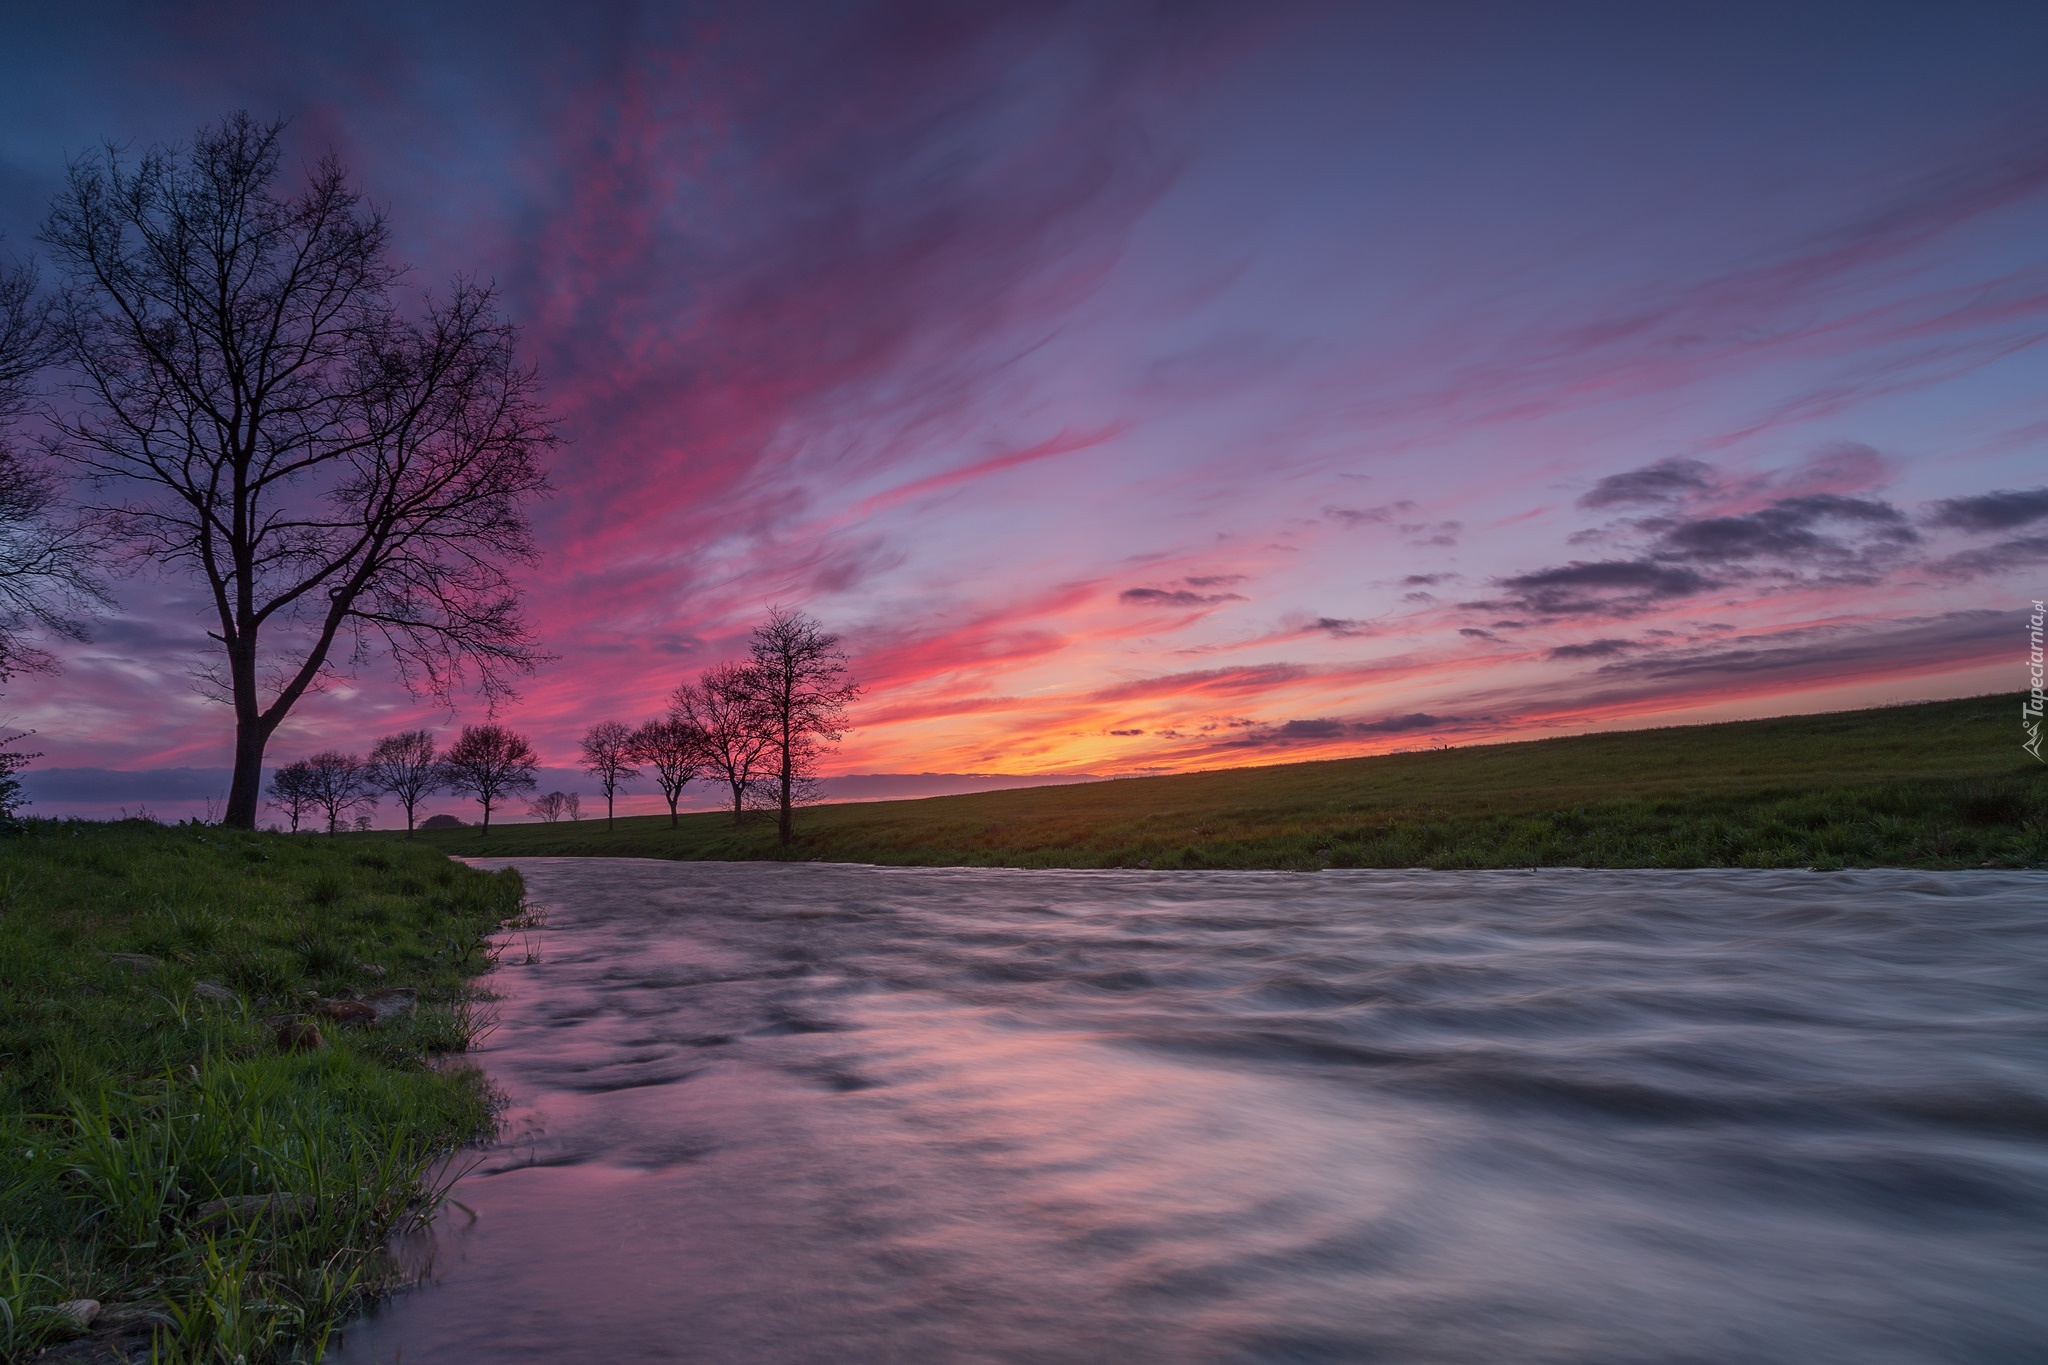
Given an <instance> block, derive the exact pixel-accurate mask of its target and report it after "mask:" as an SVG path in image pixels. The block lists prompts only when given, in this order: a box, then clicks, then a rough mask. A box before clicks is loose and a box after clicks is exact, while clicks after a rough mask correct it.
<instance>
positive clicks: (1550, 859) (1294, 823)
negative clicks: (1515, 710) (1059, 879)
mask: <svg viewBox="0 0 2048 1365" xmlns="http://www.w3.org/2000/svg"><path fill="white" fill-rule="evenodd" d="M2020 738H2021V735H2020V725H2019V705H2018V700H2017V697H2014V698H2005V697H1978V698H1972V699H1969V700H1964V701H1947V702H1933V703H1928V704H1925V705H1916V706H1899V707H1887V708H1883V709H1879V710H1871V711H1850V712H1841V713H1838V714H1834V715H1824V716H1797V717H1786V718H1783V719H1776V720H1757V721H1738V722H1733V723H1729V724H1723V725H1703V726H1689V727H1683V728H1674V729H1665V730H1639V731H1631V732H1625V733H1616V734H1601V735H1585V736H1578V737H1574V738H1566V739H1546V740H1537V741H1532V742H1527V743H1519V744H1496V745H1487V746H1482V747H1474V748H1463V749H1450V750H1440V751H1431V752H1426V753H1410V754H1392V755H1387V756H1384V757H1378V758H1358V759H1339V760H1335V761H1332V762H1323V763H1292V764H1284V765H1279V766H1273V767H1263V768H1237V769H1229V770H1224V771H1217V772H1207V773H1193V774H1188V775H1184V776H1176V777H1152V778H1132V779H1126V780H1121V781H1114V782H1099V783H1089V784H1086V785H1082V786H1071V787H1039V788H1032V789H1028V790H1022V791H1004V792H986V793H980V794H976V795H971V796H946V797H934V798H931V799H929V800H923V801H886V802H874V803H870V804H849V805H833V806H820V807H816V808H813V809H810V810H807V811H804V812H803V813H802V815H801V818H800V822H799V839H798V843H797V846H796V847H795V848H793V849H790V850H782V849H779V848H777V847H776V844H775V840H774V830H773V828H772V827H771V824H770V823H769V822H768V821H766V820H760V819H757V820H755V821H753V822H750V823H749V824H746V825H744V826H742V827H740V828H737V829H736V828H734V826H733V823H732V819H731V817H730V816H729V815H717V814H700V815H688V816H685V817H683V820H682V824H681V827H680V828H678V829H671V828H669V822H668V817H667V816H665V815H664V816H652V817H635V818H632V819H626V820H620V821H619V822H618V828H617V829H616V830H614V831H611V832H607V831H606V829H605V827H604V823H603V821H601V820H584V821H580V822H575V823H556V824H520V825H497V826H494V827H493V828H492V830H491V833H490V837H489V839H488V841H486V840H485V839H483V838H482V837H481V836H480V835H479V833H478V832H477V831H476V830H474V829H465V830H445V831H434V832H432V833H427V834H422V835H421V836H420V837H421V838H422V839H423V840H427V841H430V842H431V843H432V844H433V846H434V847H436V848H440V849H444V850H446V851H448V852H451V853H478V852H489V853H492V854H497V855H514V854H567V855H583V856H608V855H624V856H637V857H652V858H721V859H751V858H779V857H791V858H797V859H812V858H818V859H824V860H826V861H844V862H872V863H890V864H910V865H923V866H932V865H951V866H1009V867H1153V868H1203V867H1264V868H1317V867H1437V868H1475V867H1536V866H1576V867H1721V866H1738V867H1820V868H1839V867H1869V866H1891V867H1928V868H1954V867H1978V866H1983V865H1985V864H1990V865H1993V866H2001V867H2023V866H2041V865H2043V864H2044V863H2048V770H2044V769H2043V767H2042V766H2041V765H2040V764H2038V763H2036V762H2034V760H2032V759H2031V758H2029V757H2027V755H2025V754H2024V753H2022V752H2021V751H2020V747H2019V741H2020Z"/></svg>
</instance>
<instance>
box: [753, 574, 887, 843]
mask: <svg viewBox="0 0 2048 1365" xmlns="http://www.w3.org/2000/svg"><path fill="white" fill-rule="evenodd" d="M749 652H750V653H751V654H752V656H753V664H752V666H751V667H750V668H748V670H747V685H748V686H750V687H751V688H752V689H753V694H754V699H755V709H756V714H757V716H758V722H757V723H758V724H759V725H760V726H761V729H762V733H763V734H765V735H766V737H767V740H768V757H769V760H770V762H771V763H772V765H773V768H772V771H771V772H770V774H769V781H770V782H771V783H772V784H773V786H774V793H775V808H776V820H775V833H776V837H777V838H778V839H780V840H781V842H782V844H783V846H784V847H785V848H786V847H788V846H789V845H790V843H792V842H793V841H794V840H795V838H796V824H795V818H794V809H795V807H796V806H798V805H799V804H803V803H805V802H808V801H810V800H812V799H813V798H814V796H815V793H816V787H817V760H818V756H819V754H821V753H822V752H823V751H824V749H825V746H826V745H829V744H834V743H837V742H838V740H839V737H840V735H841V734H843V733H844V732H845V730H846V708H847V707H848V706H850V705H852V704H853V702H854V701H855V700H857V699H858V698H859V696H860V685H859V684H857V683H855V682H854V681H853V680H852V679H851V678H850V677H849V676H848V675H847V671H846V655H845V654H844V653H842V652H841V651H840V648H839V637H838V636H837V635H831V634H828V633H826V631H825V629H824V627H823V626H821V625H819V624H818V622H817V621H815V620H813V619H812V618H810V617H808V616H806V615H804V614H803V613H802V612H799V611H790V610H787V609H785V608H783V607H774V608H772V609H770V611H769V613H768V619H767V620H766V621H764V622H762V623H761V624H760V626H758V627H757V628H756V629H755V631H754V639H753V643H752V645H751V646H750V647H749Z"/></svg>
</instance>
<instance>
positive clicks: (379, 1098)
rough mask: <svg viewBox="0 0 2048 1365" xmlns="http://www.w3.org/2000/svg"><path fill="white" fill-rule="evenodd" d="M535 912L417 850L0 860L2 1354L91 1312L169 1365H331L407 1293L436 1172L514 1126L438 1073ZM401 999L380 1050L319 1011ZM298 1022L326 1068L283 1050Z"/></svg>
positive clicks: (220, 840) (220, 842) (165, 841)
mask: <svg viewBox="0 0 2048 1365" xmlns="http://www.w3.org/2000/svg"><path fill="white" fill-rule="evenodd" d="M521 895H522V887H521V885H520V883H519V880H518V877H517V875H516V874H510V873H507V874H500V875H497V876H492V875H488V874H485V873H481V872H476V871H472V870H470V869H468V868H465V867H462V866H459V865H456V864H453V863H450V862H449V861H448V860H447V859H445V858H443V857H441V856H440V855H439V854H438V853H437V852H434V851H433V850H430V849H426V848H420V847H414V848H405V847H402V846H395V845H394V846H387V847H369V846H365V845H362V844H351V843H348V842H345V841H341V840H328V839H326V838H322V837H299V838H288V837H284V836H277V835H244V834H233V833H227V832H223V831H221V830H218V829H213V828H207V827H202V826H198V825H181V826H175V827H167V826H162V825H155V824H149V823H144V822H140V821H129V822H123V823H118V824H89V823H85V822H61V823H60V822H56V821H34V822H31V823H30V824H29V827H28V830H27V832H26V833H24V834H14V835H9V836H6V837H0V1356H4V1357H5V1358H6V1359H8V1360H23V1359H28V1358H30V1357H31V1356H33V1355H34V1354H35V1352H36V1351H37V1350H38V1349H39V1348H41V1347H43V1346H45V1345H48V1344H51V1343H56V1342H62V1341H64V1340H66V1339H68V1338H74V1337H78V1336H80V1335H81V1332H80V1331H79V1325H78V1323H77V1322H76V1321H73V1320H68V1319H67V1316H66V1315H65V1314H64V1313H63V1312H61V1311H59V1309H58V1307H57V1306H58V1305H60V1304H63V1303H65V1302H67V1301H71V1300H78V1299H94V1300H98V1301H99V1302H100V1303H101V1305H103V1306H102V1308H101V1309H100V1311H99V1312H98V1314H97V1316H96V1317H94V1319H93V1321H92V1323H91V1327H92V1328H93V1329H95V1330H94V1331H93V1333H92V1335H93V1336H95V1337H97V1338H99V1339H100V1340H111V1341H116V1342H119V1341H125V1342H126V1343H128V1344H129V1346H130V1347H133V1346H134V1345H136V1344H137V1343H142V1344H145V1345H146V1344H147V1343H148V1342H149V1341H150V1339H151V1338H152V1337H154V1338H156V1345H157V1347H158V1350H159V1355H158V1358H159V1359H163V1360H192V1361H198V1360H206V1361H216V1360H218V1361H249V1362H257V1361H271V1360H291V1359H314V1358H316V1356H317V1350H318V1347H317V1344H316V1343H319V1342H321V1341H323V1340H324V1339H325V1337H326V1334H327V1329H328V1327H329V1326H330V1325H331V1324H333V1323H334V1322H335V1321H337V1319H339V1318H340V1317H342V1316H344V1315H345V1314H347V1313H348V1312H350V1311H351V1310H353V1309H354V1308H356V1307H358V1306H359V1305H360V1304H362V1303H363V1302H364V1301H365V1300H366V1299H368V1298H370V1297H373V1296H374V1295H376V1294H377V1293H379V1292H381V1291H383V1290H385V1289H387V1288H389V1287H390V1286H391V1285H392V1284H393V1283H394V1282H395V1281H394V1276H395V1274H396V1268H395V1266H394V1265H393V1264H392V1263H391V1262H390V1261H389V1260H388V1259H387V1258H386V1256H385V1253H384V1251H383V1248H384V1246H385V1244H386V1240H387V1238H388V1236H389V1234H390V1233H391V1232H392V1231H393V1230H394V1229H396V1228H398V1227H401V1226H403V1225H404V1224H405V1223H406V1221H407V1220H409V1219H414V1218H417V1217H420V1216H422V1214H423V1213H425V1212H427V1211H429V1210H430V1209H431V1207H432V1204H433V1202H434V1199H435V1193H436V1192H435V1190H434V1189H433V1172H434V1171H435V1170H436V1169H437V1163H438V1161H439V1158H440V1157H441V1156H442V1155H443V1154H445V1153H447V1152H448V1151H449V1150H451V1149H452V1148H454V1147H455V1146H457V1145H459V1144H461V1143H463V1142H465V1141H467V1140H470V1139H472V1138H474V1137H476V1136H478V1135H480V1134H482V1133H485V1132H487V1131H489V1129H490V1127H491V1123H492V1112H491V1096H490V1094H489V1093H488V1090H487V1088H486V1086H485V1085H484V1083H483V1081H482V1080H481V1078H480V1077H479V1076H478V1074H477V1073H476V1072H475V1071H473V1070H471V1069H469V1068H443V1069H437V1068H436V1067H435V1066H433V1065H432V1064H431V1063H432V1061H433V1058H434V1055H435V1054H439V1053H447V1052H455V1051H460V1050H462V1049H463V1048H464V1047H465V1046H466V1045H467V1044H468V1042H469V1041H470V1038H471V1036H472V1033H473V1030H474V1029H475V1028H476V1026H477V1023H478V1020H477V1018H476V1016H475V1014H474V1010H475V1009H476V1004H475V997H474V995H473V993H472V991H471V988H470V985H469V980H470V978H471V977H473V976H474V975H475V974H477V973H478V972H479V971H481V970H482V969H483V968H484V967H485V966H486V965H487V964H488V955H489V954H488V943H487V940H486V936H487V935H488V934H490V933H491V932H492V931H493V930H494V929H495V928H497V926H498V925H499V924H500V923H501V922H503V921H505V920H506V919H507V918H508V917H510V916H513V915H515V914H517V913H519V908H520V901H521ZM394 988H411V989H412V990H414V991H415V992H416V993H417V995H416V999H417V1005H416V1007H415V1008H414V1009H413V1010H412V1011H411V1012H410V1013H404V1012H403V1006H404V995H403V993H402V991H394ZM378 993H382V994H383V1001H384V1003H385V1004H386V1005H387V1006H388V1007H390V1012H391V1014H392V1016H393V1017H391V1018H390V1019H389V1020H387V1021H385V1022H381V1023H379V1024H378V1025H377V1026H376V1027H375V1028H373V1029H362V1028H359V1027H358V1028H351V1027H344V1026H342V1025H340V1024H337V1023H335V1022H333V1021H332V1020H328V1019H322V1018H320V1017H319V1016H318V1015H317V1014H315V1013H314V1010H315V1009H316V1008H317V1005H318V1003H319V1002H327V1001H333V1000H337V999H346V998H348V997H351V996H359V995H376V994H378ZM359 1008H366V1007H362V1006H360V1002H359ZM342 1012H344V1013H345V1012H346V1009H343V1011H342ZM300 1020H308V1021H310V1022H312V1023H314V1024H316V1025H317V1026H318V1027H319V1028H320V1029H321V1030H322V1033H323V1035H324V1036H323V1039H322V1042H323V1043H324V1046H320V1047H318V1048H317V1049H314V1048H307V1049H306V1050H294V1051H285V1050H283V1043H282V1042H281V1040H280V1029H281V1028H283V1029H293V1030H296V1029H300V1028H301V1027H302V1024H301V1023H300V1022H299V1021H300ZM292 1041H295V1042H296V1043H298V1044H300V1045H302V1046H303V1045H306V1044H309V1043H310V1042H311V1040H310V1039H308V1038H306V1037H304V1035H303V1034H300V1035H298V1036H297V1037H296V1038H295V1039H293V1040H292ZM70 1349H71V1350H73V1351H76V1350H79V1349H80V1348H78V1347H72V1348H70ZM66 1358H71V1357H70V1356H67V1357H66ZM77 1358H81V1359H82V1358H85V1357H84V1356H83V1355H80V1356H78V1357H77ZM100 1358H106V1359H112V1358H114V1357H112V1356H106V1355H104V1353H103V1354H102V1356H101V1357H100Z"/></svg>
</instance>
